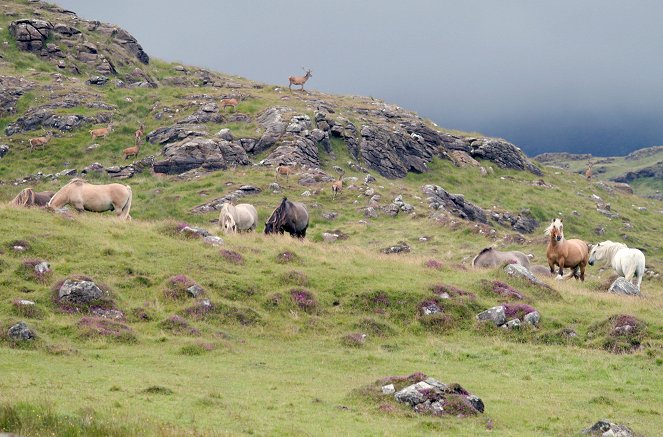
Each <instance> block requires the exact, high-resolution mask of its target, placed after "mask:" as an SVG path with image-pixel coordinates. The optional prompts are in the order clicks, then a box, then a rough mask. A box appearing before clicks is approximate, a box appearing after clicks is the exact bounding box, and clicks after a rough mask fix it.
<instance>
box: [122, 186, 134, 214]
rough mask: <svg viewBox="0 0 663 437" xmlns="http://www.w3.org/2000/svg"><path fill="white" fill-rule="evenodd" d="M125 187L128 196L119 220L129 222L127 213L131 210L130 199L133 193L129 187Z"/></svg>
mask: <svg viewBox="0 0 663 437" xmlns="http://www.w3.org/2000/svg"><path fill="white" fill-rule="evenodd" d="M125 187H127V192H128V193H129V196H128V198H127V201H126V203H125V204H124V206H123V207H122V213H121V214H120V218H122V219H124V220H131V216H130V215H129V211H130V210H131V199H132V198H133V192H132V191H131V187H130V186H129V185H125Z"/></svg>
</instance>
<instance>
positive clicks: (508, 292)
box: [482, 280, 525, 300]
mask: <svg viewBox="0 0 663 437" xmlns="http://www.w3.org/2000/svg"><path fill="white" fill-rule="evenodd" d="M482 282H483V286H484V288H485V289H487V290H488V291H490V292H492V293H495V294H498V295H500V296H502V297H505V298H507V299H518V300H521V299H524V298H525V295H523V294H522V293H521V292H520V291H518V290H516V289H515V288H513V287H512V286H510V285H509V284H506V283H504V282H502V281H486V280H484V281H482Z"/></svg>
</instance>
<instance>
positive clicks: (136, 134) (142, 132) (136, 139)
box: [134, 123, 145, 144]
mask: <svg viewBox="0 0 663 437" xmlns="http://www.w3.org/2000/svg"><path fill="white" fill-rule="evenodd" d="M143 135H145V125H144V124H143V123H141V124H140V127H139V128H138V130H137V131H136V132H134V144H138V142H139V141H140V139H141V138H143Z"/></svg>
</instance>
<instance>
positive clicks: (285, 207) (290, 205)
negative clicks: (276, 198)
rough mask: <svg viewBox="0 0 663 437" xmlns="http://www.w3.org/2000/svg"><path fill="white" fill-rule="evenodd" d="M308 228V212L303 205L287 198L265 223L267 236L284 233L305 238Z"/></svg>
mask: <svg viewBox="0 0 663 437" xmlns="http://www.w3.org/2000/svg"><path fill="white" fill-rule="evenodd" d="M307 228H308V211H306V207H305V206H304V204H303V203H300V202H291V201H289V200H288V199H287V198H286V197H284V198H283V200H282V201H281V204H280V205H279V206H278V207H276V209H275V210H274V212H272V215H271V216H269V218H268V219H267V222H265V234H272V233H279V234H282V233H284V232H287V233H289V234H290V235H291V236H293V237H299V238H304V237H305V236H306V229H307Z"/></svg>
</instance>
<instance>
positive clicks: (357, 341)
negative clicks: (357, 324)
mask: <svg viewBox="0 0 663 437" xmlns="http://www.w3.org/2000/svg"><path fill="white" fill-rule="evenodd" d="M366 337H367V335H366V334H362V333H361V332H353V333H351V334H346V335H344V336H343V337H342V338H341V343H342V344H343V345H344V346H348V347H362V346H363V345H364V344H365V343H366Z"/></svg>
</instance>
